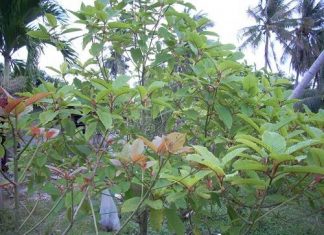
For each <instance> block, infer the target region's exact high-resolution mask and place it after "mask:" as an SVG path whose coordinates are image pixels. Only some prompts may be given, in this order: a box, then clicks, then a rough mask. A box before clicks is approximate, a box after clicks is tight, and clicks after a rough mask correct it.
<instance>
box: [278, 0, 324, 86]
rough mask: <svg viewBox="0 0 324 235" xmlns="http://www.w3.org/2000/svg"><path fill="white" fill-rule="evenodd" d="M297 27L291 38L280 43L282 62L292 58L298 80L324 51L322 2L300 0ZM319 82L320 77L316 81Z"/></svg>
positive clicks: (323, 12)
mask: <svg viewBox="0 0 324 235" xmlns="http://www.w3.org/2000/svg"><path fill="white" fill-rule="evenodd" d="M296 2H297V4H298V5H297V8H296V9H297V13H298V15H299V17H298V18H297V19H296V21H297V26H296V27H295V28H294V29H293V30H292V31H291V34H290V35H291V38H290V39H289V40H288V43H287V41H284V40H282V41H280V42H281V43H282V44H283V45H284V53H283V57H282V61H285V60H286V59H287V57H290V58H291V61H290V63H291V66H292V68H293V69H294V70H295V71H296V74H297V76H296V80H295V81H296V85H297V84H298V78H299V76H300V75H302V74H303V73H304V72H306V71H307V70H308V69H309V68H310V67H311V65H312V64H313V62H314V61H315V60H316V58H317V57H318V56H319V54H320V53H321V51H322V50H323V49H324V31H323V27H324V7H323V2H322V1H315V0H298V1H296ZM315 80H317V81H318V80H319V75H318V74H317V75H316V79H315Z"/></svg>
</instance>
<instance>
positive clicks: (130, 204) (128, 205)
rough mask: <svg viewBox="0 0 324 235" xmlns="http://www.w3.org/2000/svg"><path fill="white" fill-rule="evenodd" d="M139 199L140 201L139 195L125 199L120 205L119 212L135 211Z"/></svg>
mask: <svg viewBox="0 0 324 235" xmlns="http://www.w3.org/2000/svg"><path fill="white" fill-rule="evenodd" d="M140 201H141V198H140V197H133V198H130V199H128V200H126V201H125V202H124V203H123V205H122V207H121V212H122V213H127V212H133V211H135V210H136V208H137V206H138V204H139V203H140Z"/></svg>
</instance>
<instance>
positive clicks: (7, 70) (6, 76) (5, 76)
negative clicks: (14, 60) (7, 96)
mask: <svg viewBox="0 0 324 235" xmlns="http://www.w3.org/2000/svg"><path fill="white" fill-rule="evenodd" d="M3 57H4V71H3V80H2V81H1V85H2V86H3V87H5V88H6V87H7V86H8V85H9V80H10V60H11V59H10V55H7V54H4V55H3Z"/></svg>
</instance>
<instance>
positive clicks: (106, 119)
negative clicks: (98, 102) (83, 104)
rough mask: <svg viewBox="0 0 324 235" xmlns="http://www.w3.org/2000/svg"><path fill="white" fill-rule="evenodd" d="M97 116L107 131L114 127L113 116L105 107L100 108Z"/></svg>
mask: <svg viewBox="0 0 324 235" xmlns="http://www.w3.org/2000/svg"><path fill="white" fill-rule="evenodd" d="M97 114H98V117H99V119H100V121H101V123H102V124H103V125H104V126H105V128H106V129H107V130H108V129H110V128H111V127H112V116H111V113H110V112H109V110H108V109H107V108H104V107H98V109H97Z"/></svg>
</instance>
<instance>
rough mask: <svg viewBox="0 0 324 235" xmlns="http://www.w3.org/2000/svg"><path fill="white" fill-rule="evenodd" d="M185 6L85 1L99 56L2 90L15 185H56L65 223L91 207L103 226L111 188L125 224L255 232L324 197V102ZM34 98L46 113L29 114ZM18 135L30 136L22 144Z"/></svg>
mask: <svg viewBox="0 0 324 235" xmlns="http://www.w3.org/2000/svg"><path fill="white" fill-rule="evenodd" d="M184 7H186V8H194V7H193V6H192V5H191V4H188V3H184V2H182V1H176V0H163V1H154V2H152V1H139V2H138V1H131V2H130V1H116V0H112V1H109V3H108V2H107V1H99V0H97V1H95V4H94V6H86V5H82V6H81V9H80V11H78V12H75V13H74V15H75V16H77V17H78V22H79V23H80V24H84V25H85V26H86V29H87V32H86V33H85V34H84V35H83V46H84V48H85V49H89V51H90V53H91V55H92V56H93V57H92V58H91V59H89V60H88V61H87V62H85V63H84V64H81V63H76V64H75V65H72V66H69V65H68V64H66V63H64V64H63V65H62V66H61V68H60V70H57V72H58V73H60V74H61V76H62V78H66V77H67V76H68V75H69V76H71V75H72V76H74V77H75V78H74V80H73V83H71V84H58V85H56V86H54V85H53V84H51V83H46V82H44V83H43V84H41V85H40V86H38V87H37V88H34V90H33V92H32V93H24V94H20V95H21V96H25V97H29V98H25V99H23V98H22V99H18V98H13V97H10V95H9V94H6V97H7V98H6V100H5V101H4V102H1V107H2V112H3V114H4V115H5V124H3V127H6V128H7V130H8V134H9V133H12V137H13V138H10V139H7V140H6V143H5V146H6V148H9V147H12V148H13V149H14V151H13V152H14V161H13V163H14V164H13V165H10V168H11V169H13V170H14V172H15V179H14V182H11V184H13V186H14V187H15V188H16V194H18V185H19V184H27V185H28V188H29V193H32V192H34V191H39V190H41V191H43V192H47V193H48V194H50V195H51V197H52V199H53V200H54V201H55V203H54V207H53V210H51V211H50V212H51V213H53V211H54V212H55V211H57V208H56V207H61V208H62V207H64V208H65V209H66V212H67V217H68V218H69V220H70V222H71V223H70V225H69V226H68V227H67V228H66V230H65V232H64V233H67V232H68V231H69V230H70V228H71V227H72V226H73V222H74V221H75V220H78V218H79V217H80V216H81V214H83V215H84V214H87V215H92V217H93V220H94V231H96V233H98V228H97V222H98V217H99V212H98V204H97V203H94V201H95V200H94V199H95V198H97V194H98V193H99V192H101V191H102V190H103V189H105V188H107V187H108V188H109V189H110V190H111V191H112V192H114V193H119V194H121V195H122V197H123V200H122V202H121V205H120V211H121V215H122V217H124V218H126V219H124V220H123V225H122V227H121V229H120V230H119V231H117V232H116V233H122V232H123V229H125V228H126V226H127V225H128V223H129V221H130V220H132V219H134V221H136V222H137V223H138V224H139V231H140V232H141V234H145V233H147V226H149V227H150V228H152V229H155V230H157V231H160V230H161V227H162V225H163V222H164V221H165V220H166V221H167V224H168V228H169V230H170V231H172V232H175V233H176V234H184V233H189V234H191V233H194V234H206V233H208V232H209V234H212V232H216V231H219V232H221V233H222V234H250V232H251V231H252V230H253V229H254V228H255V225H256V224H257V223H258V222H260V221H261V220H262V219H263V218H264V217H266V216H267V215H269V214H270V213H272V212H273V211H274V210H276V209H278V208H280V207H281V206H283V205H285V204H288V203H292V202H297V201H298V200H299V199H302V198H307V199H308V200H309V202H310V203H311V205H312V206H313V207H315V208H316V207H317V208H319V207H320V206H321V205H323V194H324V185H323V175H324V158H323V156H324V151H323V147H324V133H323V126H324V122H323V120H324V111H323V110H320V111H319V112H318V113H312V112H310V111H308V110H307V108H306V111H305V112H304V113H298V112H295V111H294V109H293V103H294V102H295V101H294V100H288V99H287V97H288V96H289V94H290V91H289V90H288V89H287V87H290V85H291V84H290V82H289V81H288V80H286V79H284V78H281V77H278V76H276V75H273V74H269V73H266V72H262V71H253V70H252V68H251V67H249V66H246V65H243V64H241V63H240V62H238V61H239V60H240V59H241V58H242V56H243V55H242V54H241V53H240V52H236V51H235V48H234V47H233V46H232V45H226V44H221V43H220V42H219V41H218V40H217V39H218V38H217V35H216V34H214V33H213V32H209V31H206V29H205V28H204V27H203V26H204V25H206V24H208V23H209V20H208V19H207V18H205V17H202V18H200V19H199V20H193V18H192V17H191V16H190V14H189V13H186V12H187V11H185V12H183V11H182V10H179V9H181V8H184ZM75 30H77V29H70V31H71V32H72V31H75ZM37 32H38V33H37V34H35V33H30V34H29V35H32V36H34V37H42V32H40V31H37ZM45 33H47V32H45ZM64 33H66V32H64ZM107 48H111V49H112V50H113V52H114V55H119V57H118V58H123V57H125V58H127V60H124V61H126V62H127V61H128V63H129V68H130V69H129V70H128V71H127V73H126V74H118V72H117V73H115V74H114V76H111V73H110V72H111V71H110V70H111V67H109V68H108V67H107V66H106V63H105V61H106V60H107V58H111V55H110V54H109V53H107ZM117 71H118V70H117ZM81 78H82V79H81ZM130 83H132V84H134V85H132V86H130V85H129V84H130ZM3 92H5V91H4V90H3ZM35 103H37V106H38V107H40V108H41V109H40V110H39V111H34V112H29V113H27V112H25V113H24V111H26V109H27V107H28V106H29V105H31V104H35ZM75 115H80V116H81V117H80V119H79V120H78V123H81V122H82V123H83V124H84V126H78V125H76V124H75V122H73V121H72V120H71V116H75ZM21 134H24V135H27V136H28V138H27V141H26V144H25V145H23V146H24V147H21V148H18V145H17V142H18V141H19V139H20V136H21ZM112 134H113V135H114V136H113V137H112ZM32 142H33V143H34V144H31V143H32ZM1 152H3V151H1ZM18 168H19V169H20V171H19V172H18ZM53 175H56V176H57V177H56V178H57V179H55V180H54V179H51V176H53ZM16 200H17V201H16V203H17V205H16V208H17V207H18V196H17V198H16ZM55 208H56V209H55ZM220 208H226V209H225V214H220V213H219V211H220ZM17 219H19V218H17ZM45 219H46V217H44V220H45ZM25 222H26V221H25ZM41 222H43V220H41V221H40V222H39V223H37V224H36V225H35V226H34V227H33V228H32V229H34V228H36V227H37V226H38V225H39V224H40V223H41ZM18 227H19V226H18ZM22 228H23V227H19V229H22ZM28 232H29V231H27V232H26V233H28Z"/></svg>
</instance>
